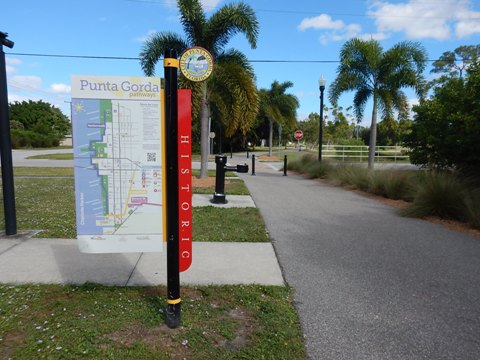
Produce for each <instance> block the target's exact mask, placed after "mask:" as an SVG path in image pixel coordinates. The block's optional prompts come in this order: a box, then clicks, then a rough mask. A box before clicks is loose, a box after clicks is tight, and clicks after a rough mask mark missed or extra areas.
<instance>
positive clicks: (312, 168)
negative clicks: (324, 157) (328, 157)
mask: <svg viewBox="0 0 480 360" xmlns="http://www.w3.org/2000/svg"><path fill="white" fill-rule="evenodd" d="M331 171H332V165H331V164H330V163H329V162H327V161H322V162H319V161H317V160H315V161H311V162H310V163H308V164H306V165H305V173H306V174H307V176H308V177H309V178H310V179H316V178H324V177H325V176H326V175H327V174H328V173H329V172H331Z"/></svg>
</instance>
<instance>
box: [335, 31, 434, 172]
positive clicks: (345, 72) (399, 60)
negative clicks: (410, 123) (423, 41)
mask: <svg viewBox="0 0 480 360" xmlns="http://www.w3.org/2000/svg"><path fill="white" fill-rule="evenodd" d="M426 59H427V55H426V52H425V50H424V48H423V47H422V46H421V45H420V44H419V43H415V42H409V41H405V42H400V43H398V44H396V45H394V46H393V47H392V48H391V49H389V50H387V51H385V52H384V51H383V49H382V47H381V46H380V43H379V42H378V41H377V40H368V41H364V40H360V39H351V40H349V41H347V42H346V43H345V44H344V45H343V47H342V50H341V52H340V65H339V67H338V69H337V77H336V79H335V81H334V82H333V83H332V84H331V86H330V89H329V92H330V95H329V98H330V102H331V103H332V104H334V105H336V104H337V101H338V98H339V97H340V95H341V94H342V93H343V92H345V91H355V92H356V93H355V96H354V100H353V106H354V111H355V115H356V118H357V121H359V122H360V121H361V120H362V118H363V111H364V109H365V105H366V103H367V101H368V100H369V99H370V98H372V100H373V109H372V122H371V126H370V144H369V155H368V167H369V168H373V164H374V160H375V145H376V138H377V110H378V109H380V110H381V111H382V113H383V115H384V117H388V116H392V113H393V110H397V111H398V112H399V115H400V116H401V117H406V115H407V113H408V102H407V96H406V95H405V93H404V92H403V91H402V90H401V89H402V88H404V87H410V88H413V89H414V90H415V91H416V92H417V95H418V96H419V97H422V96H423V91H422V90H423V87H422V85H423V84H424V80H423V77H422V72H423V70H424V69H425V62H426Z"/></svg>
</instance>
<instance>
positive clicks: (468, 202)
mask: <svg viewBox="0 0 480 360" xmlns="http://www.w3.org/2000/svg"><path fill="white" fill-rule="evenodd" d="M464 203H465V217H466V220H467V221H468V223H469V224H470V226H472V227H473V228H475V229H480V189H479V188H477V189H470V190H467V191H465V193H464Z"/></svg>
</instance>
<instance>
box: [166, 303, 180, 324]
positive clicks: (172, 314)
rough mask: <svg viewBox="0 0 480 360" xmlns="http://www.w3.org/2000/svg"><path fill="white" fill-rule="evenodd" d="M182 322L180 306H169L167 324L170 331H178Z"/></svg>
mask: <svg viewBox="0 0 480 360" xmlns="http://www.w3.org/2000/svg"><path fill="white" fill-rule="evenodd" d="M180 322H181V308H180V304H175V305H171V304H169V305H167V311H166V316H165V324H166V325H167V326H168V327H169V328H170V329H176V328H178V327H179V326H180Z"/></svg>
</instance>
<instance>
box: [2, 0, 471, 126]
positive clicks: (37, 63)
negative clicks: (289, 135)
mask: <svg viewBox="0 0 480 360" xmlns="http://www.w3.org/2000/svg"><path fill="white" fill-rule="evenodd" d="M201 2H202V4H203V6H204V9H205V11H206V15H207V17H210V16H211V14H213V13H214V12H215V11H216V10H218V9H219V8H220V7H221V6H223V5H225V4H228V3H232V2H236V1H230V0H202V1H201ZM244 2H245V3H247V4H248V5H250V6H251V7H252V9H253V10H254V11H255V13H256V16H257V18H258V21H259V25H260V28H259V35H258V41H257V47H256V48H255V49H251V48H250V45H249V43H248V42H247V40H246V39H245V37H244V36H243V34H237V35H235V36H234V37H233V38H232V39H231V41H230V42H229V43H228V45H227V46H226V48H235V49H238V50H240V51H242V52H243V53H244V54H246V55H247V57H248V59H249V60H250V61H251V63H252V65H253V67H254V69H255V74H256V82H257V87H258V88H267V89H268V88H270V86H271V84H272V82H273V81H275V80H277V81H279V82H284V81H291V82H292V83H293V86H292V87H291V88H290V89H288V90H287V92H288V93H290V94H293V95H296V96H297V98H298V100H299V103H300V107H299V109H298V110H297V119H298V120H303V119H306V118H307V117H308V114H310V113H311V112H317V113H318V112H319V107H320V100H319V97H320V91H319V85H318V80H319V78H320V77H321V76H323V77H324V78H325V80H326V90H325V93H324V95H325V105H326V106H329V102H328V86H329V84H330V83H331V82H332V81H333V80H334V79H335V76H336V70H337V68H338V65H339V64H338V59H339V53H340V50H341V47H342V45H343V44H344V43H345V41H347V40H349V39H351V38H354V37H359V38H362V39H367V40H368V39H376V40H378V41H380V43H381V45H382V47H383V48H384V50H388V49H389V48H390V47H392V46H393V45H394V44H396V43H398V42H400V41H415V42H420V43H421V44H422V45H423V46H424V47H425V49H426V51H427V54H428V58H429V59H430V60H435V59H438V57H439V56H441V55H442V53H443V52H445V51H451V50H454V49H455V48H457V47H458V46H460V45H476V44H479V43H480V0H365V1H363V0H342V1H332V0H328V1H326V0H297V1H293V2H292V1H284V0H277V1H272V0H244ZM2 15H3V16H2V20H1V22H0V31H3V32H7V33H8V34H9V37H8V39H9V40H11V41H13V42H14V43H15V46H14V48H13V49H9V48H7V47H4V52H5V54H6V65H7V83H8V97H9V102H15V101H23V100H30V99H31V100H34V101H37V100H43V101H46V102H49V103H51V104H52V105H54V106H56V107H59V108H60V109H61V110H62V111H63V112H64V113H65V114H66V115H67V116H69V115H70V104H69V101H70V100H71V96H70V78H71V75H74V74H75V75H115V76H143V72H142V70H141V67H140V63H139V60H138V57H139V53H140V51H141V50H142V46H143V43H144V41H145V40H146V39H148V37H149V36H151V34H153V33H156V32H164V31H171V32H176V33H178V34H181V35H183V34H184V33H183V30H182V26H181V24H180V22H179V18H178V11H177V8H176V1H174V0H82V1H71V0H70V1H68V0H44V1H38V0H17V1H4V2H3V4H2ZM28 54H37V55H28ZM38 54H41V55H48V56H38ZM53 55H62V56H63V55H73V56H88V57H120V58H128V59H98V58H97V59H92V58H70V57H57V56H53ZM430 69H431V62H429V63H428V65H427V69H426V71H425V73H424V75H425V76H426V77H427V79H432V78H433V75H432V74H431V73H430ZM162 74H163V63H162V62H160V63H159V64H158V66H157V68H156V75H157V76H162ZM407 95H408V97H409V100H410V102H411V103H412V104H414V103H415V102H416V97H415V94H414V93H413V92H410V91H407ZM352 97H353V94H352V93H347V94H345V95H342V97H341V98H340V101H339V104H340V105H341V106H343V107H345V108H346V107H348V106H350V105H351V104H352ZM370 111H371V110H370V108H369V105H368V104H367V107H366V109H365V114H366V115H365V116H366V118H365V119H364V120H363V121H362V123H363V124H365V125H368V124H369V120H368V114H369V112H370Z"/></svg>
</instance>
